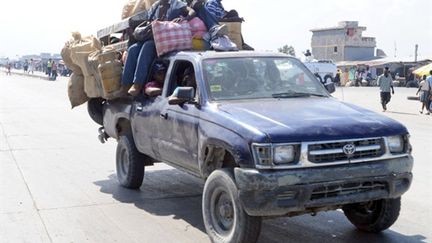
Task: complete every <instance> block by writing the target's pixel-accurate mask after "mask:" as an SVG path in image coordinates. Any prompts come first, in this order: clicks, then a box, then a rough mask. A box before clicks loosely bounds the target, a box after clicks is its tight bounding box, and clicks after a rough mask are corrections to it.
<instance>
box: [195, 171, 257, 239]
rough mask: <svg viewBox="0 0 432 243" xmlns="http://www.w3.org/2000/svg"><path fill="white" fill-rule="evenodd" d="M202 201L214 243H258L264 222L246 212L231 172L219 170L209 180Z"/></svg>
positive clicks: (205, 222) (205, 219)
mask: <svg viewBox="0 0 432 243" xmlns="http://www.w3.org/2000/svg"><path fill="white" fill-rule="evenodd" d="M202 200H203V201H202V211H203V219H204V225H205V228H206V231H207V234H208V236H209V237H210V240H211V241H212V242H217V243H218V242H224V243H228V242H233V243H234V242H239V243H241V242H245V243H246V242H247V243H253V242H256V241H257V239H258V236H259V234H260V231H261V220H262V219H261V217H253V216H249V215H248V214H247V213H246V212H245V211H244V209H243V206H242V204H241V202H240V198H239V191H238V189H237V186H236V184H235V180H234V176H233V174H232V172H231V171H230V170H228V169H220V170H216V171H214V172H213V173H212V174H211V175H210V176H209V177H208V179H207V181H206V183H205V186H204V192H203V199H202Z"/></svg>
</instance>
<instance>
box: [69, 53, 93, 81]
mask: <svg viewBox="0 0 432 243" xmlns="http://www.w3.org/2000/svg"><path fill="white" fill-rule="evenodd" d="M92 52H93V51H81V52H72V53H71V59H72V61H73V62H74V64H76V65H78V66H79V67H80V68H81V71H82V73H83V75H84V76H90V75H91V74H92V73H91V71H90V70H91V68H90V66H89V62H88V57H89V55H90V54H91V53H92Z"/></svg>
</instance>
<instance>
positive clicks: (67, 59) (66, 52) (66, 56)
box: [61, 42, 82, 74]
mask: <svg viewBox="0 0 432 243" xmlns="http://www.w3.org/2000/svg"><path fill="white" fill-rule="evenodd" d="M61 56H62V59H63V61H64V63H65V65H66V67H68V68H69V69H70V70H72V71H73V72H74V73H76V74H82V71H81V68H80V67H79V66H78V65H76V64H74V63H73V61H72V58H71V49H70V43H69V42H67V43H66V44H65V46H64V47H63V49H62V50H61Z"/></svg>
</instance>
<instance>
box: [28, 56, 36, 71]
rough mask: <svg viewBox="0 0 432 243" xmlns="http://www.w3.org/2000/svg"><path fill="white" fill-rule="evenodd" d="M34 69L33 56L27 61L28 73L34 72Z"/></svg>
mask: <svg viewBox="0 0 432 243" xmlns="http://www.w3.org/2000/svg"><path fill="white" fill-rule="evenodd" d="M34 69H35V62H34V60H33V58H32V59H30V63H29V71H28V73H29V74H30V73H31V74H34Z"/></svg>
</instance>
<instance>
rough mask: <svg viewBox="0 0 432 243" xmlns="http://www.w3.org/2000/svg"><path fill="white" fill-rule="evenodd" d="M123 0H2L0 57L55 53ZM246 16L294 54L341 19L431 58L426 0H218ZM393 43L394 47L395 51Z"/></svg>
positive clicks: (256, 37)
mask: <svg viewBox="0 0 432 243" xmlns="http://www.w3.org/2000/svg"><path fill="white" fill-rule="evenodd" d="M125 2H126V0H111V1H110V0H69V1H65V0H56V1H54V0H21V1H13V0H5V1H2V3H1V7H0V37H1V38H0V39H1V40H0V57H1V56H8V57H11V58H14V57H16V55H25V54H39V53H41V52H50V53H59V52H60V50H61V48H62V46H63V44H64V42H65V41H66V40H68V39H69V38H70V33H71V32H72V31H80V32H82V34H83V35H90V34H94V35H95V34H96V31H97V30H98V29H101V28H103V27H106V26H108V25H111V24H113V23H115V22H117V21H119V20H120V16H121V10H122V7H123V5H124V3H125ZM223 4H224V5H225V8H226V9H228V10H229V9H232V8H235V9H237V10H238V12H239V13H240V15H241V16H242V17H244V18H245V20H246V22H245V23H244V25H243V35H244V38H245V40H246V42H247V43H248V44H250V45H251V46H253V47H255V48H256V49H258V50H276V49H277V48H279V47H281V46H283V45H285V44H288V45H292V46H294V48H295V50H296V52H297V53H298V54H299V53H301V52H303V51H305V50H306V49H309V48H310V42H311V36H312V33H311V32H310V31H309V30H310V29H313V28H321V27H332V26H336V25H337V22H339V21H342V20H350V21H359V22H360V25H361V26H366V27H367V30H366V32H364V36H370V37H376V38H377V44H378V48H380V49H383V50H384V51H385V52H386V53H387V55H388V56H391V57H393V56H394V55H395V54H396V55H397V56H398V57H400V58H406V57H412V56H413V55H414V46H415V44H419V54H420V55H421V56H422V57H429V58H432V1H431V0H362V1H346V0H325V1H317V0H300V1H289V0H266V1H264V0H223ZM395 47H396V52H395Z"/></svg>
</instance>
